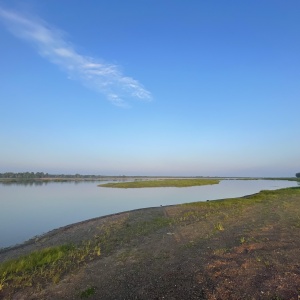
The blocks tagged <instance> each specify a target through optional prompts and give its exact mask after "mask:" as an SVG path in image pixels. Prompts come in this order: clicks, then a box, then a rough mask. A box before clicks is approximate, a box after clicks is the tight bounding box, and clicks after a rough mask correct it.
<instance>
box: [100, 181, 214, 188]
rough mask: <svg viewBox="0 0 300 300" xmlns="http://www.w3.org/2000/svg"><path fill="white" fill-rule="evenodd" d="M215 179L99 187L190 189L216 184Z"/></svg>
mask: <svg viewBox="0 0 300 300" xmlns="http://www.w3.org/2000/svg"><path fill="white" fill-rule="evenodd" d="M219 182H220V180H217V179H157V180H136V181H128V182H113V183H105V184H100V185H98V186H101V187H113V188H123V189H127V188H152V187H190V186H199V185H210V184H218V183H219Z"/></svg>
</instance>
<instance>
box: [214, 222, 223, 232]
mask: <svg viewBox="0 0 300 300" xmlns="http://www.w3.org/2000/svg"><path fill="white" fill-rule="evenodd" d="M215 229H216V230H219V231H223V230H224V227H223V225H222V224H221V223H220V222H218V223H217V224H215Z"/></svg>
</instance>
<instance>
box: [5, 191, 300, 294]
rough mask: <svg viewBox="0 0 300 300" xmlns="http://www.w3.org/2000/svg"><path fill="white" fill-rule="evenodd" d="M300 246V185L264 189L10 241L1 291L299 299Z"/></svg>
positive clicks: (109, 218)
mask: <svg viewBox="0 0 300 300" xmlns="http://www.w3.org/2000/svg"><path fill="white" fill-rule="evenodd" d="M50 251H52V252H51V253H52V256H51V259H52V261H51V259H50V258H49V257H50V256H49V253H50ZM53 253H55V254H57V255H56V256H54V255H53ZM33 254H34V255H35V257H39V260H38V261H37V262H32V264H29V265H27V267H26V268H24V266H25V265H26V263H25V262H28V261H29V260H34V259H33V257H34V256H32V255H33ZM24 255H25V258H23V259H22V260H20V258H19V257H20V256H21V257H22V256H23V257H24ZM26 255H27V256H26ZM30 255H31V256H30ZM299 256H300V188H290V189H282V190H277V191H263V192H260V193H258V194H256V195H252V196H248V197H243V198H236V199H226V200H218V201H209V202H197V203H191V204H184V205H174V206H167V207H158V208H149V209H142V210H135V211H130V212H124V213H121V214H117V215H112V216H107V217H102V218H97V219H93V220H88V221H85V222H81V223H78V224H73V225H70V226H67V227H63V228H60V229H57V230H54V231H52V232H50V233H48V234H46V235H44V236H42V237H40V238H37V239H35V240H32V241H31V242H29V243H27V244H24V245H21V246H19V247H15V248H11V249H7V250H3V251H2V252H0V262H2V264H1V265H0V274H1V278H0V289H1V291H0V298H1V297H2V298H3V299H10V298H12V299H84V298H88V299H295V300H296V299H298V295H300V290H299V288H300V264H299ZM45 257H46V258H47V259H48V261H47V259H46V258H45ZM10 259H14V261H9V260H10ZM30 266H31V267H30ZM22 268H23V269H22Z"/></svg>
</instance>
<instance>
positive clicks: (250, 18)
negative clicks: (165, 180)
mask: <svg viewBox="0 0 300 300" xmlns="http://www.w3.org/2000/svg"><path fill="white" fill-rule="evenodd" d="M299 15H300V2H299V1H298V0H291V1H277V0H264V1H261V0H251V1H248V0H246V1H237V0H235V1H233V0H228V1H223V0H215V1H202V0H197V1H196V0H195V1H194V0H192V1H185V2H184V1H178V0H164V1H156V0H152V1H150V0H129V1H121V0H111V1H96V0H92V1H88V2H86V1H79V0H64V1H61V0H45V1H39V0H28V1H21V0H13V1H12V0H9V1H8V0H0V53H1V55H0V66H1V67H0V82H1V88H0V105H1V106H0V107H1V109H0V140H1V148H0V154H1V155H0V172H7V171H15V172H22V171H35V172H36V171H43V172H49V173H65V174H68V173H81V174H106V175H179V176H183V175H184V176H294V174H295V173H296V172H299V171H300V150H299V149H300V132H299V111H300V101H299V100H300V18H299Z"/></svg>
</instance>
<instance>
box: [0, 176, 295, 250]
mask: <svg viewBox="0 0 300 300" xmlns="http://www.w3.org/2000/svg"><path fill="white" fill-rule="evenodd" d="M98 184H99V182H96V181H94V182H48V183H43V184H41V183H40V184H32V185H23V184H9V185H8V184H1V183H0V248H1V247H8V246H12V245H15V244H18V243H22V242H24V241H26V240H28V239H29V238H32V237H34V236H36V235H40V234H43V233H45V232H48V231H50V230H52V229H55V228H58V227H61V226H65V225H68V224H72V223H76V222H80V221H83V220H87V219H90V218H95V217H99V216H104V215H109V214H113V213H117V212H122V211H128V210H133V209H138V208H145V207H155V206H160V205H172V204H180V203H187V202H195V201H206V200H216V199H224V198H232V197H241V196H245V195H250V194H254V193H257V192H259V191H261V190H275V189H279V188H284V187H292V186H297V185H298V183H297V182H293V181H284V180H222V181H221V182H220V183H219V184H215V185H208V186H196V187H187V188H165V187H164V188H140V189H116V188H104V187H98V186H97V185H98Z"/></svg>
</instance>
